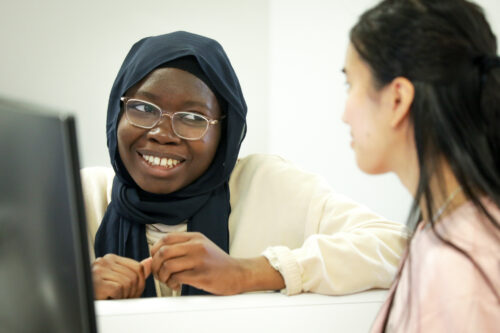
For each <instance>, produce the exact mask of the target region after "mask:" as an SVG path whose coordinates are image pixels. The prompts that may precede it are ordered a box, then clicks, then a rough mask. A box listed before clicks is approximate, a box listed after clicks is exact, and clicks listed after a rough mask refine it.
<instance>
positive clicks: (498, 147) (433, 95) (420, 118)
mask: <svg viewBox="0 0 500 333" xmlns="http://www.w3.org/2000/svg"><path fill="white" fill-rule="evenodd" d="M350 41H351V43H352V44H353V46H354V48H355V49H356V51H357V52H358V53H359V55H360V56H361V58H362V59H363V60H364V61H365V62H366V63H367V64H368V65H369V67H370V69H371V71H372V74H373V76H374V82H375V83H374V84H375V88H377V89H381V88H382V87H384V86H386V85H387V84H389V83H390V82H392V81H393V80H394V79H395V78H396V77H405V78H407V79H408V80H410V81H411V82H412V84H413V85H414V88H415V95H414V100H413V102H412V105H411V108H410V121H411V122H412V124H413V127H414V139H415V144H416V150H417V156H418V165H419V179H418V186H417V189H416V192H415V193H414V201H413V204H412V207H411V210H410V214H409V217H408V224H409V227H410V228H411V229H413V230H415V228H416V223H415V222H416V221H418V220H419V218H420V216H421V214H420V213H421V212H420V209H419V203H423V205H424V207H425V210H426V212H427V216H429V221H428V222H430V224H431V227H432V229H433V230H434V232H435V233H436V235H437V236H438V238H439V239H440V240H441V241H443V242H444V243H446V244H447V245H449V246H451V247H453V248H454V249H456V250H457V251H459V252H460V253H462V254H463V255H465V256H466V257H467V258H468V259H469V260H470V261H471V262H472V263H473V264H474V266H475V267H476V268H477V269H478V270H479V271H480V273H481V275H482V276H483V278H484V279H485V280H486V282H487V283H488V285H489V286H490V288H491V289H492V290H493V292H494V293H495V294H496V297H497V298H499V301H500V296H499V295H498V292H497V291H495V290H494V288H493V286H492V284H491V281H490V280H489V279H488V277H487V276H486V274H485V273H484V272H483V270H482V269H481V268H480V267H479V265H478V264H477V263H476V262H475V261H474V260H473V258H471V256H469V255H468V254H467V252H466V251H464V250H463V249H461V248H459V247H458V246H456V245H454V244H453V243H452V242H450V241H449V240H447V239H445V238H444V237H442V236H441V235H439V234H438V233H437V232H436V230H435V228H434V222H435V221H434V217H433V216H434V214H433V213H435V212H436V208H437V206H436V202H435V200H434V199H435V198H433V193H432V191H431V186H430V181H431V179H434V178H436V179H438V180H439V182H440V183H441V184H444V181H443V170H442V164H441V163H440V161H441V160H442V159H443V158H444V160H446V163H447V164H448V165H449V166H450V168H451V170H452V172H453V174H454V176H455V178H456V179H457V181H458V183H459V185H460V186H461V189H462V190H463V192H464V194H465V196H466V198H467V199H468V200H470V201H471V202H472V203H473V204H474V205H475V206H476V207H477V209H478V210H479V211H480V212H481V213H482V214H484V215H485V216H486V217H487V221H489V222H490V223H491V224H493V225H494V226H495V227H496V228H497V229H500V224H499V222H498V221H497V220H495V219H494V218H493V217H492V215H491V214H490V213H489V212H488V210H487V209H486V207H485V206H484V205H483V203H482V202H481V199H480V198H481V197H483V196H486V197H488V198H489V199H491V200H492V201H493V202H494V203H495V204H496V205H497V206H498V207H500V60H499V58H498V56H497V41H496V37H495V35H494V34H493V32H492V30H491V28H490V26H489V24H488V22H487V20H486V18H485V15H484V13H483V10H482V9H481V8H480V7H479V6H477V5H476V4H474V3H471V2H469V1H466V0H385V1H382V2H381V3H379V4H378V5H376V6H375V7H373V8H372V9H370V10H368V11H366V12H365V13H364V14H363V15H362V16H361V17H360V19H359V21H358V23H357V24H356V25H355V26H354V27H353V28H352V29H351V32H350ZM441 190H442V191H443V193H441V194H442V195H444V194H445V193H444V192H445V188H444V186H441ZM434 194H435V193H434ZM388 317H389V316H387V317H386V323H387V320H388Z"/></svg>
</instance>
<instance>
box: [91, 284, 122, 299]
mask: <svg viewBox="0 0 500 333" xmlns="http://www.w3.org/2000/svg"><path fill="white" fill-rule="evenodd" d="M95 297H96V299H122V298H124V295H123V287H122V285H121V284H119V283H118V282H115V281H108V280H104V281H100V283H99V287H98V288H96V290H95Z"/></svg>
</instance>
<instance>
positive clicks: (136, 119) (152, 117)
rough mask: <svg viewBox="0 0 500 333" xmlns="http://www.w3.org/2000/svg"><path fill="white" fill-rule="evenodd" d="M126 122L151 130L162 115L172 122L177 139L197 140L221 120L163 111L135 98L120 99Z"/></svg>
mask: <svg viewBox="0 0 500 333" xmlns="http://www.w3.org/2000/svg"><path fill="white" fill-rule="evenodd" d="M120 100H121V101H122V102H123V104H124V107H125V115H126V116H127V119H128V121H129V122H130V123H131V124H132V125H134V126H137V127H141V128H146V129H151V128H153V127H155V126H156V125H158V123H159V122H160V120H161V117H162V116H163V115H166V116H168V117H169V118H170V119H171V121H172V129H173V131H174V133H175V135H177V136H178V137H179V138H182V139H186V140H199V139H201V138H202V137H203V136H204V135H205V134H206V133H207V131H208V127H209V126H210V125H215V124H217V123H219V121H220V120H222V119H223V118H224V117H222V118H221V119H209V118H207V117H205V116H202V115H200V114H198V113H195V112H188V111H178V112H167V111H163V110H162V109H161V108H160V107H158V106H157V105H155V104H153V103H150V102H146V101H143V100H140V99H136V98H129V97H122V98H121V99H120Z"/></svg>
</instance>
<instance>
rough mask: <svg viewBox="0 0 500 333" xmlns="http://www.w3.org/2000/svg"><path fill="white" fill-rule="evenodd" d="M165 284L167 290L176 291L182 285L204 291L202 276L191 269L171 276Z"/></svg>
mask: <svg viewBox="0 0 500 333" xmlns="http://www.w3.org/2000/svg"><path fill="white" fill-rule="evenodd" d="M166 284H167V286H169V288H172V289H176V290H179V289H180V287H181V285H183V284H188V285H190V286H193V287H195V288H198V289H204V288H203V287H204V284H203V281H202V276H201V275H200V274H199V273H198V272H196V271H195V270H192V269H190V270H185V271H182V272H179V273H175V274H172V275H171V276H170V279H169V280H168V281H167V283H166Z"/></svg>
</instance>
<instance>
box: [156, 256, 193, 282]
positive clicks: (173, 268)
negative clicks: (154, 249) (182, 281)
mask: <svg viewBox="0 0 500 333" xmlns="http://www.w3.org/2000/svg"><path fill="white" fill-rule="evenodd" d="M190 269H193V260H192V259H191V258H189V257H179V258H174V259H169V260H165V261H164V262H163V264H162V265H161V267H160V269H159V271H158V273H157V276H158V280H160V281H161V282H164V283H167V281H168V280H169V279H170V276H171V275H172V274H175V273H179V272H182V271H185V270H190Z"/></svg>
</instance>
